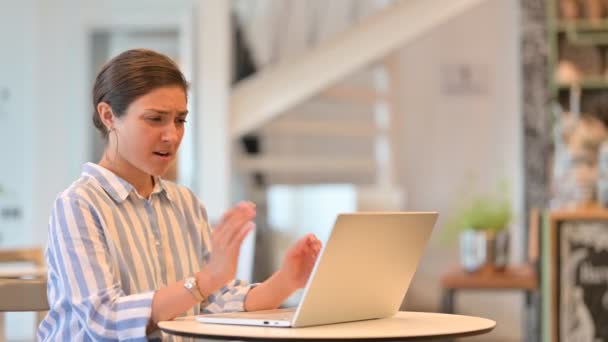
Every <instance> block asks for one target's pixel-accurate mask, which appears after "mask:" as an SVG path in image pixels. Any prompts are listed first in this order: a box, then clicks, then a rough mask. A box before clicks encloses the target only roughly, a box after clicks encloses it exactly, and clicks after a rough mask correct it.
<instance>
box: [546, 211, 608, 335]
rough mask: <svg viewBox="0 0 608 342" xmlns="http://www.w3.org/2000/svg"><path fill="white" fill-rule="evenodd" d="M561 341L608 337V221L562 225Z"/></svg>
mask: <svg viewBox="0 0 608 342" xmlns="http://www.w3.org/2000/svg"><path fill="white" fill-rule="evenodd" d="M558 239H559V257H558V271H559V272H558V277H559V278H558V282H559V283H558V288H559V290H558V296H559V297H558V310H559V311H558V315H559V319H558V324H559V341H563V342H565V341H589V342H599V341H608V222H605V221H604V222H601V221H566V222H563V223H562V224H561V225H560V229H559V234H558Z"/></svg>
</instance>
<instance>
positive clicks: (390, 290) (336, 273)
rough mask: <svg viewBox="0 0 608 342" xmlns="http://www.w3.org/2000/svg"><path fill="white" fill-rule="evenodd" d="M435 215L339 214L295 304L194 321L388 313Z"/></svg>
mask: <svg viewBox="0 0 608 342" xmlns="http://www.w3.org/2000/svg"><path fill="white" fill-rule="evenodd" d="M436 220H437V213H433V212H428V213H425V212H394V213H352V214H340V215H338V217H337V219H336V222H335V224H334V227H333V229H332V232H331V234H330V236H329V238H328V240H327V243H326V244H325V246H324V247H323V248H322V250H321V253H320V254H319V257H318V258H317V261H316V263H315V266H314V268H313V270H312V273H311V275H310V277H309V279H308V282H307V284H306V287H305V288H304V292H303V294H302V298H301V300H300V303H299V305H298V306H297V307H296V308H289V309H276V310H266V311H251V312H234V313H219V314H203V315H198V316H196V320H197V321H199V322H202V323H213V324H237V325H255V326H267V327H294V328H295V327H307V326H314V325H323V324H332V323H341V322H352V321H361V320H368V319H376V318H385V317H391V316H393V315H394V314H395V313H397V311H398V310H399V307H400V306H401V303H402V301H403V299H404V297H405V294H406V292H407V289H408V287H409V286H410V282H411V280H412V278H413V276H414V273H415V272H416V268H417V266H418V263H419V261H420V258H421V256H422V253H423V251H424V247H425V245H426V244H427V242H428V240H429V237H430V236H431V231H432V229H433V226H434V225H435V221H436Z"/></svg>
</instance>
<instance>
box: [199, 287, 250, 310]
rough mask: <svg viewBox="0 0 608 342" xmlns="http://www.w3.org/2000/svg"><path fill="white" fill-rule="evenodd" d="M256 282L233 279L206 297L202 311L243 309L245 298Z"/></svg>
mask: <svg viewBox="0 0 608 342" xmlns="http://www.w3.org/2000/svg"><path fill="white" fill-rule="evenodd" d="M255 286H257V284H247V282H245V281H242V280H238V279H235V280H233V281H232V282H230V283H229V284H228V285H226V286H224V287H222V288H221V289H219V290H218V291H216V292H215V293H213V294H212V295H210V296H209V298H207V302H206V306H205V307H204V308H203V312H204V313H220V312H237V311H245V299H246V298H247V294H248V293H249V291H250V290H251V289H252V288H254V287H255Z"/></svg>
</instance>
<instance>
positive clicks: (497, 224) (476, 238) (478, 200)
mask: <svg viewBox="0 0 608 342" xmlns="http://www.w3.org/2000/svg"><path fill="white" fill-rule="evenodd" d="M512 216H513V211H512V209H511V201H510V198H509V196H508V190H507V186H506V184H502V185H501V186H500V187H499V191H498V192H497V193H496V194H490V195H485V194H484V195H479V194H478V195H474V196H473V197H472V198H471V200H470V201H469V202H466V204H465V205H464V206H463V207H462V208H461V209H460V210H457V212H456V214H455V215H454V217H453V218H452V219H451V220H450V221H449V222H448V224H447V227H446V228H447V231H448V232H450V234H451V235H455V234H454V233H457V234H458V241H459V251H460V262H461V264H462V266H463V267H464V269H465V270H467V271H469V272H474V271H477V270H479V269H481V268H483V267H485V268H489V269H492V270H502V269H504V267H505V266H506V265H507V262H508V259H509V258H508V241H509V233H508V229H507V228H508V225H509V223H510V222H511V219H512Z"/></svg>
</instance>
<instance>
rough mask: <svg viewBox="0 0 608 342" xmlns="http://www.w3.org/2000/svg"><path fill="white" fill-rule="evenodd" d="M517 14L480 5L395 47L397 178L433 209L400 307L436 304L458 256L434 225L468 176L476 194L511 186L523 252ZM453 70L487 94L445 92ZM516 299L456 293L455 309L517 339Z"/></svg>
mask: <svg viewBox="0 0 608 342" xmlns="http://www.w3.org/2000/svg"><path fill="white" fill-rule="evenodd" d="M518 12H519V10H518V2H516V1H511V0H499V1H497V0H492V1H486V2H485V3H483V4H482V5H480V6H478V7H477V8H475V9H474V10H472V11H470V12H468V13H466V14H465V15H462V16H460V17H458V18H455V19H453V20H451V21H450V22H448V23H446V24H444V25H442V26H441V27H439V28H437V29H435V30H434V31H432V32H430V33H429V34H427V35H425V36H424V37H421V38H420V39H419V40H417V41H416V42H415V43H413V44H411V45H409V46H407V47H406V48H404V49H403V50H402V54H401V55H402V71H401V72H402V80H401V82H402V84H403V94H402V96H401V99H402V102H401V106H402V110H403V112H404V118H403V127H402V133H401V139H402V144H403V148H404V150H403V151H402V153H401V154H402V156H403V159H404V160H403V165H402V167H403V172H402V175H403V177H402V181H403V184H404V187H405V189H406V190H407V193H408V209H409V210H437V211H439V213H440V219H439V222H438V224H437V226H436V230H435V232H434V235H433V239H432V242H431V245H430V246H429V248H428V249H427V252H426V255H425V256H424V258H423V262H422V265H421V267H420V268H419V270H418V272H417V275H416V277H415V280H414V283H413V285H412V288H411V289H410V292H409V293H408V296H407V298H406V307H410V308H422V309H425V310H432V309H438V308H439V303H440V302H439V299H440V297H439V294H440V286H439V278H440V274H441V272H442V271H443V270H445V269H447V268H448V267H449V266H450V265H455V264H456V263H457V260H458V259H457V257H458V254H457V248H456V243H454V244H452V245H447V246H446V245H445V244H444V243H442V242H441V241H440V240H441V234H442V231H443V229H442V225H443V223H444V222H445V221H446V219H447V218H448V217H449V216H450V215H451V214H452V213H453V211H454V209H455V208H456V207H457V206H458V205H461V204H462V201H461V199H462V197H463V195H468V194H470V193H471V192H472V191H475V189H467V188H465V186H466V185H467V177H469V175H473V176H475V179H476V184H477V189H478V190H480V191H483V190H484V189H485V190H487V189H493V187H495V186H496V182H497V181H499V180H500V179H501V178H503V177H504V178H507V179H508V180H509V182H510V185H511V195H512V197H513V204H514V207H515V211H516V214H517V215H518V216H517V219H516V220H515V222H514V224H513V226H512V232H513V240H514V241H513V245H512V249H513V251H515V252H517V253H520V252H521V250H522V249H523V248H522V245H521V241H522V240H521V239H522V227H523V226H522V223H524V222H526V220H525V219H524V218H523V217H522V216H521V214H522V209H521V207H522V200H521V199H522V196H523V193H522V190H523V189H522V188H523V176H522V172H523V171H522V168H521V165H522V150H521V149H522V148H521V146H522V137H521V123H520V122H521V114H520V113H521V110H520V105H519V103H520V90H521V86H520V79H519V76H518V75H519V72H520V60H519V58H520V57H519V36H518V35H519V30H518V28H519V24H518V15H519V14H518ZM454 64H464V65H469V66H472V67H473V69H474V70H479V72H480V73H481V78H482V82H481V83H482V85H484V86H485V88H486V89H487V90H486V92H485V93H481V94H464V95H455V94H446V93H445V92H443V91H442V84H443V83H444V81H445V79H444V76H443V75H444V74H442V72H444V71H445V68H446V67H447V68H448V69H449V68H450V66H451V65H454ZM484 73H485V76H483V75H484ZM484 79H485V81H484ZM515 259H518V256H517V257H515ZM521 299H522V297H521V295H518V294H497V293H493V292H490V293H487V294H483V293H480V294H476V295H463V296H459V297H458V298H457V302H456V307H457V310H458V312H461V313H468V314H474V315H480V316H486V317H489V318H493V319H496V320H497V321H499V322H500V324H498V326H497V328H496V329H495V331H494V332H493V333H492V335H486V336H484V337H482V338H481V339H482V340H492V341H494V340H508V341H519V340H521V338H520V335H519V334H520V324H521V317H520V316H521V308H522V304H521V303H522V300H521ZM497 308H501V310H497Z"/></svg>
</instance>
